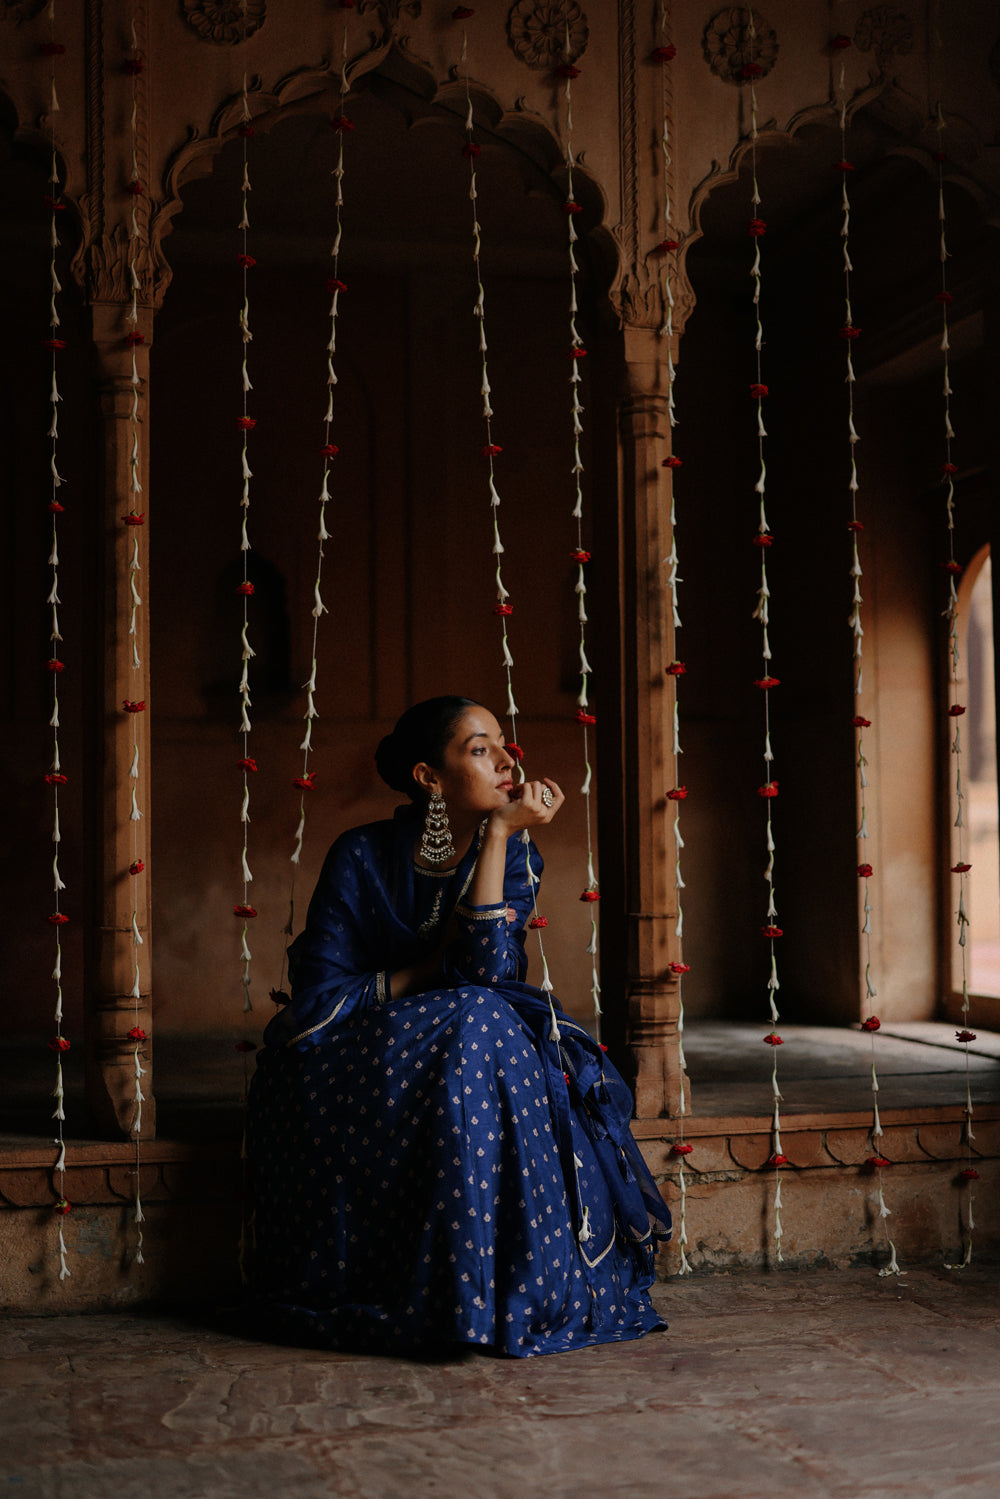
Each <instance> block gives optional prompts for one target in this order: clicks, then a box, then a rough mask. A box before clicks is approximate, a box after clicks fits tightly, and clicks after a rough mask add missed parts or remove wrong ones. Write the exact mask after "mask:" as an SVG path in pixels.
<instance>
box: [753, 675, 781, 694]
mask: <svg viewBox="0 0 1000 1499" xmlns="http://www.w3.org/2000/svg"><path fill="white" fill-rule="evenodd" d="M753 685H754V686H755V687H759V688H761V690H762V691H764V692H767V690H768V688H770V687H780V686H781V678H780V677H757V678H756V679H755V681H754V684H753Z"/></svg>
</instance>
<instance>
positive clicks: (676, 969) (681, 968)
mask: <svg viewBox="0 0 1000 1499" xmlns="http://www.w3.org/2000/svg"><path fill="white" fill-rule="evenodd" d="M667 967H668V968H669V969H670V972H671V973H690V972H691V964H690V963H668V964H667Z"/></svg>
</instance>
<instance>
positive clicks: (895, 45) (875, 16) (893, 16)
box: [854, 5, 913, 73]
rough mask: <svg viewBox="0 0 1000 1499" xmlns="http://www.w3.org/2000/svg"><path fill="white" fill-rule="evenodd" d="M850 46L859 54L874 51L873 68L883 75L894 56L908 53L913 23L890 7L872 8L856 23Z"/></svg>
mask: <svg viewBox="0 0 1000 1499" xmlns="http://www.w3.org/2000/svg"><path fill="white" fill-rule="evenodd" d="M854 45H855V46H856V47H858V48H860V50H861V51H862V52H874V53H875V66H876V67H877V68H878V70H879V72H880V73H884V72H885V70H886V67H887V66H888V64H889V62H890V61H891V59H892V58H893V56H895V54H896V53H898V54H899V55H900V56H901V57H902V56H904V55H905V54H906V53H907V52H910V51H911V50H912V48H913V22H912V21H911V20H910V18H909V16H908V15H907V14H906V12H905V11H902V10H896V9H895V7H894V6H892V5H875V6H873V7H872V9H871V10H866V11H865V13H864V15H863V16H862V17H861V19H860V20H859V21H858V24H857V27H856V28H855V31H854Z"/></svg>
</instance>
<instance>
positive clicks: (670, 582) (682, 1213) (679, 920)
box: [651, 0, 694, 1275]
mask: <svg viewBox="0 0 1000 1499" xmlns="http://www.w3.org/2000/svg"><path fill="white" fill-rule="evenodd" d="M658 11H659V44H658V45H657V46H656V47H655V48H654V49H653V52H652V54H651V61H653V62H654V63H657V64H659V65H660V67H661V85H660V115H661V126H660V150H661V156H662V173H663V207H662V228H663V236H664V237H663V239H661V240H660V241H659V243H658V244H657V245H656V246H655V249H654V254H655V255H656V257H657V259H658V261H659V263H660V265H661V267H662V270H661V275H660V285H661V289H662V297H663V323H662V325H661V327H660V337H661V338H662V339H663V341H664V345H665V348H666V375H667V420H668V422H669V424H670V432H671V444H670V445H671V449H672V448H673V432H674V428H675V427H676V425H677V418H676V412H675V407H674V383H675V378H676V371H675V367H674V350H673V340H674V305H675V299H674V280H675V277H676V269H677V266H676V257H677V251H678V249H679V248H680V241H679V240H678V239H677V237H676V235H675V232H674V228H673V224H672V218H673V207H672V203H671V198H670V175H671V170H670V169H671V155H670V112H669V108H668V100H667V67H666V65H667V64H668V63H671V62H672V61H673V60H674V58H675V57H676V55H677V49H676V47H675V46H674V45H673V43H672V42H670V41H669V40H668V36H669V33H668V27H667V11H666V5H665V4H664V0H660V5H659V8H658ZM681 466H682V460H681V459H680V458H678V457H677V456H676V454H675V453H674V452H673V451H671V453H670V455H669V456H668V457H667V458H664V460H663V464H662V467H663V468H664V469H665V470H666V476H667V482H668V484H669V486H670V553H669V555H668V557H667V568H668V572H667V586H668V588H669V589H670V610H671V622H672V626H673V630H674V638H675V641H676V635H677V631H678V630H680V628H681V625H682V620H681V614H680V607H679V600H678V584H679V583H680V581H681V580H680V574H679V567H680V557H679V554H678V551H677V504H676V477H677V470H678V469H679V468H680V467H681ZM666 671H667V675H668V676H669V677H671V678H672V679H673V685H674V693H673V699H674V701H673V746H672V755H673V762H674V763H673V770H674V789H673V792H671V793H669V794H668V795H669V799H670V801H671V804H672V806H673V813H674V816H673V836H674V891H675V900H676V903H677V917H676V922H675V925H674V935H675V936H676V938H677V941H678V944H680V943H681V942H682V941H683V939H684V904H683V899H682V891H683V890H684V889H685V888H686V887H685V884H684V876H683V874H682V872H681V851H682V849H683V848H684V838H683V836H682V833H681V802H682V801H683V800H684V799H685V798H684V797H683V796H682V795H680V792H681V790H683V789H684V788H682V787H681V786H680V784H679V783H680V756H681V755H682V754H683V749H682V748H681V739H680V698H679V689H680V679H681V677H682V676H684V675H685V673H686V671H687V668H686V666H685V665H684V662H683V661H680V660H678V659H676V658H675V659H674V660H673V661H671V663H670V665H669V666H668V667H667V669H666ZM690 971H691V965H690V964H689V963H683V962H679V961H678V962H674V963H671V964H670V972H671V973H672V975H673V977H674V979H675V980H676V983H677V1074H678V1090H679V1091H678V1101H677V1112H678V1117H679V1120H680V1126H679V1130H678V1136H677V1139H676V1140H675V1141H674V1142H673V1145H672V1146H671V1154H672V1155H673V1156H674V1157H675V1158H676V1160H677V1185H678V1190H679V1192H680V1202H679V1212H678V1218H679V1222H678V1227H677V1242H678V1246H679V1248H680V1266H679V1268H678V1273H679V1274H680V1275H690V1274H692V1269H693V1267H692V1265H691V1263H690V1261H689V1260H688V1257H687V1243H688V1234H687V1180H686V1178H685V1175H684V1159H685V1157H686V1156H688V1155H690V1154H691V1152H692V1150H693V1148H694V1147H693V1146H692V1145H690V1144H688V1143H687V1141H686V1140H685V1138H684V1121H685V1118H686V1116H687V1090H686V1087H685V1081H684V1079H685V1073H686V1069H687V1059H686V1057H685V1055H684V975H685V974H686V973H690Z"/></svg>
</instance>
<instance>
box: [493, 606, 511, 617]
mask: <svg viewBox="0 0 1000 1499" xmlns="http://www.w3.org/2000/svg"><path fill="white" fill-rule="evenodd" d="M493 613H494V614H495V615H496V616H497V618H498V619H499V618H501V617H502V616H503V615H506V614H513V613H514V605H513V604H494V605H493Z"/></svg>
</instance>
